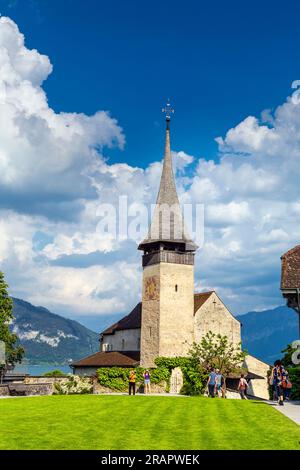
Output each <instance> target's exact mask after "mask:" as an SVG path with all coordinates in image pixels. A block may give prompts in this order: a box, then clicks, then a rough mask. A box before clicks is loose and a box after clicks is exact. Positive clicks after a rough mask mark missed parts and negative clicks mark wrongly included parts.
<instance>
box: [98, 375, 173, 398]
mask: <svg viewBox="0 0 300 470" xmlns="http://www.w3.org/2000/svg"><path fill="white" fill-rule="evenodd" d="M166 387H167V384H166V382H162V383H161V384H151V393H165V392H166ZM136 391H137V393H144V386H143V385H140V386H137V390H136ZM115 392H116V390H112V389H110V388H107V387H103V385H101V384H99V382H98V380H97V379H95V380H94V383H93V393H94V394H95V395H100V394H102V393H115ZM126 392H127V389H126V390H124V391H123V393H126Z"/></svg>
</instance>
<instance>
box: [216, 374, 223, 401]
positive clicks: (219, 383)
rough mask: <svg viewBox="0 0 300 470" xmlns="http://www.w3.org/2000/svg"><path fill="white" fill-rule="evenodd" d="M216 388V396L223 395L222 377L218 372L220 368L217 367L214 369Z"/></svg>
mask: <svg viewBox="0 0 300 470" xmlns="http://www.w3.org/2000/svg"><path fill="white" fill-rule="evenodd" d="M216 374H217V376H216V390H217V396H218V398H220V396H223V393H222V379H223V375H222V374H221V373H220V370H219V369H216Z"/></svg>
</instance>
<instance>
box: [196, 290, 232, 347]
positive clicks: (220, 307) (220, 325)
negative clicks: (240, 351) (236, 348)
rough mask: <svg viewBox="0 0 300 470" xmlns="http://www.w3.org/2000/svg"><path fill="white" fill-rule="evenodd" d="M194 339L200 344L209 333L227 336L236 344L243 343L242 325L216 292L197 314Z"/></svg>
mask: <svg viewBox="0 0 300 470" xmlns="http://www.w3.org/2000/svg"><path fill="white" fill-rule="evenodd" d="M194 321H195V323H194V338H195V341H196V342H197V343H198V342H200V341H201V338H202V336H204V335H206V334H207V333H208V332H209V331H212V332H213V333H215V334H221V335H222V336H227V337H228V340H229V341H230V342H232V343H234V344H238V343H239V342H240V341H241V324H240V322H239V321H238V320H237V319H236V318H234V316H233V315H232V314H231V313H230V312H229V310H228V309H227V307H226V306H225V305H224V304H223V302H222V301H221V299H219V297H218V296H217V294H216V293H215V292H213V293H212V295H211V296H210V297H209V298H208V299H207V301H206V302H205V303H204V304H203V305H202V306H201V307H200V308H199V309H198V310H197V312H196V313H195V320H194Z"/></svg>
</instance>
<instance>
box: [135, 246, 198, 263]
mask: <svg viewBox="0 0 300 470" xmlns="http://www.w3.org/2000/svg"><path fill="white" fill-rule="evenodd" d="M194 257H195V254H194V253H180V252H178V251H177V252H176V251H166V250H164V251H156V252H154V253H148V254H146V255H143V266H144V267H145V266H149V265H151V264H158V263H175V264H189V265H192V266H193V264H194Z"/></svg>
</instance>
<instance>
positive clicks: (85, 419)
mask: <svg viewBox="0 0 300 470" xmlns="http://www.w3.org/2000/svg"><path fill="white" fill-rule="evenodd" d="M0 449H107V450H111V449H120V450H124V449H157V450H158V449H166V450H169V449H170V450H171V449H300V426H297V425H296V424H295V423H293V422H292V421H290V420H288V419H287V418H285V417H284V416H283V415H281V413H278V412H277V411H276V410H274V409H273V408H271V407H270V406H269V405H267V404H264V403H261V402H254V401H242V400H218V399H214V400H211V399H208V398H202V397H201V398H199V397H157V396H155V397H145V396H135V397H132V396H131V397H128V396H103V395H102V396H101V395H99V396H97V395H94V396H93V395H73V396H49V397H33V398H16V399H14V398H12V399H4V400H0Z"/></svg>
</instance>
